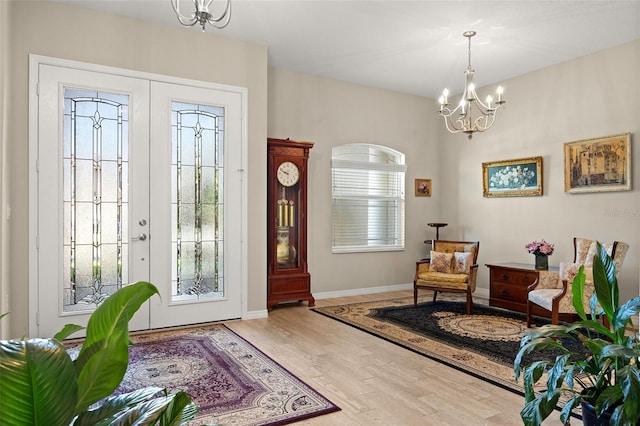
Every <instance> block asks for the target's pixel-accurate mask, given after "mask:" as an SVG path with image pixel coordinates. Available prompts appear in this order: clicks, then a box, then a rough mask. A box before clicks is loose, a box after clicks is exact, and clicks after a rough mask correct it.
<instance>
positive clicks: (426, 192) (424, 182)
mask: <svg viewBox="0 0 640 426" xmlns="http://www.w3.org/2000/svg"><path fill="white" fill-rule="evenodd" d="M416 197H431V179H416Z"/></svg>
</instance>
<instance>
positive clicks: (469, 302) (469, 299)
mask: <svg viewBox="0 0 640 426" xmlns="http://www.w3.org/2000/svg"><path fill="white" fill-rule="evenodd" d="M472 307H473V296H472V295H471V293H470V292H469V293H467V315H471V308H472Z"/></svg>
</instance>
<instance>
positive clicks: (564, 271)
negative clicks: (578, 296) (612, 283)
mask: <svg viewBox="0 0 640 426" xmlns="http://www.w3.org/2000/svg"><path fill="white" fill-rule="evenodd" d="M601 244H602V245H603V246H604V248H605V249H606V250H607V253H608V254H609V256H611V257H612V258H613V261H614V263H615V265H616V273H619V272H620V268H622V263H623V262H624V258H625V256H626V255H627V251H628V250H629V245H628V244H626V243H623V242H620V241H614V242H613V243H601ZM573 245H574V258H573V262H572V263H565V262H561V263H560V271H559V272H555V271H540V272H539V278H538V280H537V281H536V282H535V283H533V284H532V285H531V286H529V289H528V296H527V326H528V327H531V317H532V312H533V309H534V306H538V307H540V308H542V309H544V310H546V311H550V312H551V323H552V324H557V323H558V318H559V316H560V314H575V313H576V311H575V309H574V308H573V293H572V291H571V285H572V283H573V278H574V277H575V276H576V274H577V273H578V270H579V269H580V266H582V265H584V266H585V268H584V273H585V275H586V280H585V287H584V306H585V310H586V312H587V313H589V312H590V310H589V299H591V295H592V294H593V292H594V290H595V289H594V286H593V270H592V265H593V258H594V256H595V254H596V242H595V241H593V240H588V239H585V238H574V239H573Z"/></svg>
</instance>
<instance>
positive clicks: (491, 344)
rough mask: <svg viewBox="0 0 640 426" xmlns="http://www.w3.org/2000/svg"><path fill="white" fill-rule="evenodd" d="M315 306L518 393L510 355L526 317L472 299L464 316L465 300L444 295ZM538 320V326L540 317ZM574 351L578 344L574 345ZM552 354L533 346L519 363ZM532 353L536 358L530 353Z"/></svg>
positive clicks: (523, 331)
mask: <svg viewBox="0 0 640 426" xmlns="http://www.w3.org/2000/svg"><path fill="white" fill-rule="evenodd" d="M442 296H443V297H442V299H443V300H440V298H441V295H438V300H437V301H436V302H435V303H433V302H432V301H431V296H429V297H423V298H421V299H419V303H418V306H417V307H414V305H413V297H403V298H396V299H390V300H380V301H373V302H363V303H353V304H347V305H340V306H329V307H319V308H314V311H315V312H318V313H320V314H322V315H325V316H327V317H330V318H333V319H335V320H338V321H340V322H343V323H345V324H348V325H351V326H353V327H356V328H358V329H360V330H363V331H366V332H368V333H370V334H373V335H374V336H377V337H380V338H382V339H385V340H388V341H389V342H392V343H395V344H397V345H400V346H402V347H405V348H407V349H410V350H412V351H414V352H417V353H419V354H422V355H424V356H426V357H428V358H430V359H433V360H435V361H438V362H440V363H442V364H444V365H447V366H449V367H452V368H455V369H457V370H460V371H463V372H466V373H468V374H470V375H472V376H475V377H477V378H480V379H482V380H484V381H487V382H490V383H493V384H494V385H497V386H500V387H502V388H504V389H508V390H510V391H513V392H515V393H519V394H522V393H523V386H522V378H520V380H519V381H518V382H516V381H515V379H514V372H513V360H514V358H515V356H516V354H517V353H518V350H519V348H520V340H521V338H522V337H523V336H524V335H525V334H526V332H527V330H528V329H527V324H526V316H525V315H523V314H520V313H517V312H511V311H506V310H503V309H497V308H492V307H489V306H486V305H480V304H478V303H476V304H474V307H473V311H472V314H471V315H466V305H465V302H464V300H459V299H457V300H456V299H454V298H455V296H449V295H447V294H443V295H442ZM537 322H538V324H539V325H542V322H541V320H540V319H538V321H537ZM575 350H579V348H575ZM555 355H557V354H556V353H551V352H546V353H545V352H544V351H537V352H535V353H534V354H531V355H530V356H529V357H528V358H527V357H525V358H524V362H523V364H522V365H527V364H528V363H529V362H531V361H533V360H534V359H535V360H538V359H543V358H544V359H554V358H555ZM534 357H535V358H534Z"/></svg>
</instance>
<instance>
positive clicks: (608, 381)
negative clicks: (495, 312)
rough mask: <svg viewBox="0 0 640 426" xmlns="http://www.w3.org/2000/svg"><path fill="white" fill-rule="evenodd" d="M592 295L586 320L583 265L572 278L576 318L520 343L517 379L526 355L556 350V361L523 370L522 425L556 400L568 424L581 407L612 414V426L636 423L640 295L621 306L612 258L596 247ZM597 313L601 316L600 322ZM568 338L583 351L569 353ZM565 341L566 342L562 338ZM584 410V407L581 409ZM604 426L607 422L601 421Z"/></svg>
mask: <svg viewBox="0 0 640 426" xmlns="http://www.w3.org/2000/svg"><path fill="white" fill-rule="evenodd" d="M593 285H594V287H595V289H594V290H595V291H594V294H593V296H592V297H591V299H590V301H589V307H590V314H589V317H587V314H586V313H585V307H584V303H583V297H584V287H585V274H584V266H582V267H580V271H579V273H578V275H576V277H575V278H574V280H573V286H572V296H573V306H574V308H575V310H576V312H577V314H578V316H579V317H580V320H579V321H576V322H574V323H571V324H569V325H544V326H542V327H539V328H535V329H532V330H531V331H529V332H528V333H527V334H526V335H525V336H524V337H523V338H522V341H521V343H520V351H519V352H518V355H517V356H516V358H515V360H514V372H515V378H516V380H518V379H519V377H520V374H521V367H520V365H521V363H522V359H523V357H524V356H525V355H527V354H529V353H531V352H533V351H536V350H541V349H555V350H557V351H559V352H560V354H559V355H557V356H556V358H555V359H554V360H544V361H534V362H532V363H530V364H529V365H527V366H526V367H524V369H523V370H522V374H523V380H524V390H525V405H524V408H523V409H522V411H521V412H520V414H521V417H522V420H523V422H524V424H525V425H539V424H541V423H542V421H543V420H544V419H546V418H547V417H548V416H549V414H551V412H552V411H553V410H554V408H555V407H556V404H557V403H558V401H559V399H560V396H561V395H563V394H564V396H565V397H568V400H567V402H565V405H564V407H563V408H562V411H561V413H560V420H561V421H562V422H563V423H564V424H569V418H570V415H571V411H572V410H573V409H574V408H576V407H577V406H579V405H580V404H584V403H588V404H590V405H592V406H593V407H595V412H596V416H597V417H598V418H601V416H603V415H605V417H606V414H609V415H610V417H611V418H610V424H612V425H636V424H638V420H639V419H640V370H639V369H638V360H639V357H640V346H639V344H638V334H637V330H633V332H629V330H628V329H627V327H628V326H631V328H633V323H632V321H631V318H632V317H633V316H634V315H637V314H638V312H639V311H640V297H636V298H633V299H630V300H628V301H626V302H625V303H624V304H622V305H620V304H619V301H618V299H619V296H618V281H617V278H616V269H615V263H614V261H613V259H612V258H611V257H610V256H609V255H608V254H607V252H606V250H605V249H604V247H603V246H602V245H601V244H600V243H597V250H596V256H595V258H594V261H593ZM596 314H601V315H604V318H605V320H606V321H605V324H607V325H604V324H601V323H600V322H599V321H598V318H597V317H596ZM563 339H571V340H574V341H576V342H578V343H580V344H581V347H582V348H583V349H584V352H582V353H572V352H571V351H570V350H568V349H567V347H566V346H565V345H564V344H563ZM565 342H566V340H565ZM544 373H546V388H545V389H544V390H543V391H542V392H540V393H536V392H535V391H534V385H535V384H536V383H537V382H538V381H539V380H540V379H541V378H542V377H543V375H544ZM583 406H584V405H583ZM583 413H584V409H583ZM605 424H606V423H605Z"/></svg>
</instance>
